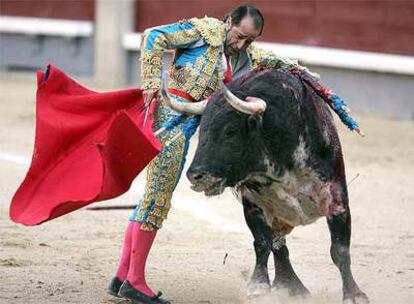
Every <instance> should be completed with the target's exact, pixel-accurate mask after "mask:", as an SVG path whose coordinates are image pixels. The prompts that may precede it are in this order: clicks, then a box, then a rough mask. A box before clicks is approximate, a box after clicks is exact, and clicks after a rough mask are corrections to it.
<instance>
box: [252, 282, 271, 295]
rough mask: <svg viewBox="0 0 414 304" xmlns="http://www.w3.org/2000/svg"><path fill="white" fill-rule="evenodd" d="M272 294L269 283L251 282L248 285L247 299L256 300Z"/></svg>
mask: <svg viewBox="0 0 414 304" xmlns="http://www.w3.org/2000/svg"><path fill="white" fill-rule="evenodd" d="M268 293H270V284H269V283H257V282H250V283H249V284H248V285H247V297H248V298H255V297H260V296H262V295H266V294H268Z"/></svg>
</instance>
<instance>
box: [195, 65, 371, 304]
mask: <svg viewBox="0 0 414 304" xmlns="http://www.w3.org/2000/svg"><path fill="white" fill-rule="evenodd" d="M229 89H230V91H232V92H233V93H234V94H235V95H236V96H237V97H239V98H240V99H243V100H244V99H245V98H246V97H247V96H254V97H259V98H261V99H263V100H265V101H266V104H267V109H266V111H265V112H264V113H263V114H261V115H248V114H244V113H240V112H239V111H237V110H235V109H234V108H233V107H232V106H231V105H230V104H229V103H228V102H226V100H225V98H224V97H223V95H221V94H215V95H214V96H213V97H212V99H211V100H210V102H209V104H208V105H207V107H206V109H205V112H204V115H203V117H202V119H201V126H200V138H199V144H198V147H197V150H196V154H195V157H194V160H193V162H192V164H191V166H190V168H189V170H188V172H187V176H188V178H189V180H190V181H191V183H192V187H193V189H194V190H196V191H204V192H205V194H206V195H208V196H211V195H218V194H221V193H222V192H223V190H224V188H225V187H233V188H234V190H235V191H236V193H237V194H238V195H239V196H240V197H241V200H242V203H243V208H244V215H245V219H246V222H247V225H248V227H249V228H250V230H251V232H252V234H253V237H254V249H255V253H256V266H255V269H254V272H253V275H252V278H251V280H250V283H249V292H250V294H256V293H262V292H263V291H268V290H269V289H270V282H269V276H268V271H267V262H268V258H269V255H270V252H273V256H274V262H275V279H274V282H273V286H274V287H277V288H286V289H288V291H289V293H290V294H292V295H303V294H307V293H308V290H307V288H306V287H305V286H304V285H303V284H302V282H301V281H300V279H299V278H298V277H297V276H296V274H295V272H294V270H293V268H292V266H291V264H290V261H289V252H288V248H287V246H286V241H285V236H286V235H287V234H288V233H290V232H291V231H292V229H293V228H294V227H295V226H298V225H305V224H310V223H312V222H314V221H316V220H317V219H318V218H319V217H321V216H325V217H326V219H327V222H328V226H329V231H330V234H331V250H330V253H331V257H332V260H333V262H334V263H335V265H336V266H337V267H338V268H339V271H340V274H341V277H342V282H343V299H344V301H345V302H349V303H367V302H368V298H367V297H366V295H365V294H364V293H363V292H362V291H361V290H360V289H359V287H358V285H357V284H356V282H355V281H354V278H353V276H352V273H351V266H350V265H351V260H350V250H349V247H350V237H351V215H350V211H349V205H348V193H347V184H346V178H345V169H344V161H343V157H342V151H341V146H340V142H339V139H338V134H337V131H336V128H335V125H334V122H333V118H332V116H331V114H330V111H329V109H328V107H327V106H326V104H325V103H324V101H323V100H322V99H320V98H319V97H318V95H316V93H315V92H314V91H313V90H312V89H311V88H310V87H308V86H307V85H306V84H304V83H303V82H302V81H300V80H299V79H298V78H296V77H295V76H293V75H292V74H291V73H290V72H288V71H285V70H265V71H253V72H251V73H249V74H248V75H246V76H244V77H243V78H240V79H237V80H235V81H233V82H232V83H231V84H230V85H229Z"/></svg>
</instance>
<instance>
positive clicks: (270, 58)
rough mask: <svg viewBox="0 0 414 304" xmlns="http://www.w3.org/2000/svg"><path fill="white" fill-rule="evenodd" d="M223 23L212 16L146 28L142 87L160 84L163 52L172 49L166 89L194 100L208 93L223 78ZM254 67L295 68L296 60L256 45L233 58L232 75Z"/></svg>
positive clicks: (202, 97) (296, 65)
mask: <svg viewBox="0 0 414 304" xmlns="http://www.w3.org/2000/svg"><path fill="white" fill-rule="evenodd" d="M225 40H226V29H225V23H224V22H222V21H220V20H218V19H215V18H209V17H205V18H201V19H199V18H192V19H190V20H184V21H181V22H178V23H173V24H170V25H163V26H158V27H154V28H150V29H147V30H146V31H145V32H144V34H143V39H142V45H141V78H142V81H143V88H144V89H158V88H160V86H161V80H160V77H161V69H162V55H163V53H164V52H165V51H166V50H169V49H174V50H175V57H174V61H173V64H172V66H171V69H170V80H169V88H172V89H177V90H180V91H183V92H185V93H188V94H189V95H191V96H192V97H193V98H194V99H195V100H201V99H204V98H207V97H208V96H210V94H211V93H213V92H214V91H215V90H216V89H217V88H218V84H219V82H218V81H219V79H223V76H224V73H225V69H226V65H225V64H223V58H224V56H223V54H224V43H225ZM256 67H264V68H279V67H287V68H292V67H298V68H300V69H304V68H303V67H301V66H299V65H298V64H297V63H296V62H294V61H290V60H288V59H285V58H282V57H278V56H276V55H275V54H274V53H272V52H269V51H266V50H263V49H261V48H259V47H258V46H256V45H255V44H252V45H250V46H249V47H248V48H247V49H246V50H245V51H243V52H240V53H239V55H238V56H237V58H232V70H233V77H237V76H239V75H241V74H242V73H244V72H246V71H248V70H251V69H252V68H256Z"/></svg>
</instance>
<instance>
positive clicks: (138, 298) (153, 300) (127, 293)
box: [119, 280, 172, 304]
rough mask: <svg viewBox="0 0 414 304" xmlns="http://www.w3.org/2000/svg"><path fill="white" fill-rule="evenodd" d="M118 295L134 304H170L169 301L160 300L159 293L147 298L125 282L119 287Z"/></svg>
mask: <svg viewBox="0 0 414 304" xmlns="http://www.w3.org/2000/svg"><path fill="white" fill-rule="evenodd" d="M119 295H120V296H122V297H123V298H125V299H128V300H131V301H132V303H134V304H172V303H171V302H170V301H167V300H164V299H161V295H162V293H161V292H158V294H157V295H156V296H153V297H149V296H147V295H145V294H143V293H142V292H140V291H139V290H136V289H135V288H134V287H132V285H131V284H129V282H128V281H127V280H125V281H124V283H123V284H122V285H121V288H120V289H119Z"/></svg>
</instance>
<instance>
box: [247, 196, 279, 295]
mask: <svg viewBox="0 0 414 304" xmlns="http://www.w3.org/2000/svg"><path fill="white" fill-rule="evenodd" d="M242 202H243V211H244V217H245V219H246V223H247V226H248V227H249V229H250V231H251V232H252V234H253V238H254V243H253V244H254V250H255V253H256V265H255V267H254V271H253V275H252V277H251V278H250V282H249V284H248V291H247V294H248V296H258V295H261V294H265V293H268V292H269V291H270V280H269V274H268V269H267V262H268V260H269V255H270V251H271V242H272V238H273V237H272V236H273V233H272V229H271V228H270V227H269V225H268V224H267V222H266V220H265V218H264V215H263V211H262V209H260V208H259V207H258V206H257V205H256V204H254V203H253V202H251V201H250V200H249V199H247V198H246V197H243V198H242Z"/></svg>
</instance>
